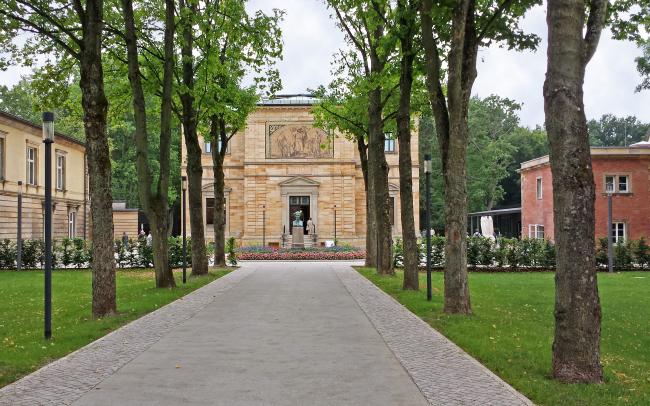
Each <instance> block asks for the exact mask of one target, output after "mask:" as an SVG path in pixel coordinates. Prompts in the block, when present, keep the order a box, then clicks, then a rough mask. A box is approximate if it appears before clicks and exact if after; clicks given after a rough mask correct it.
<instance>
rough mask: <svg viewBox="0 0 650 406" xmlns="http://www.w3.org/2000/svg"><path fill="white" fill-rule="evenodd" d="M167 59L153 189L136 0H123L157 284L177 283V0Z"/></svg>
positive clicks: (141, 187) (168, 25)
mask: <svg viewBox="0 0 650 406" xmlns="http://www.w3.org/2000/svg"><path fill="white" fill-rule="evenodd" d="M165 4H166V6H165V14H166V18H165V34H164V41H165V44H164V48H165V61H164V67H163V72H164V73H163V89H162V99H161V110H160V130H161V133H160V156H159V162H160V176H159V178H158V184H157V188H156V192H155V193H154V192H153V191H152V183H153V176H152V174H151V169H150V168H149V152H148V149H149V140H148V131H147V113H146V103H145V95H144V90H143V87H142V82H141V80H140V65H139V60H138V49H137V36H136V31H135V20H134V15H133V2H132V1H131V0H123V2H122V5H123V12H124V22H125V40H126V46H127V59H128V76H129V82H130V84H131V89H132V92H133V113H134V119H135V128H136V130H135V146H136V168H137V172H138V192H139V197H140V203H141V205H142V208H143V209H144V211H145V214H146V215H147V218H148V219H149V225H150V228H151V237H152V245H153V246H152V248H153V254H154V255H153V263H154V269H155V273H156V287H158V288H166V287H174V286H176V283H175V281H174V275H173V272H172V270H171V268H170V266H169V249H168V246H169V242H168V238H169V237H168V231H169V216H168V211H169V207H168V205H169V204H168V202H167V196H168V188H169V173H170V149H171V114H172V113H171V88H172V68H173V39H174V2H173V0H166V1H165Z"/></svg>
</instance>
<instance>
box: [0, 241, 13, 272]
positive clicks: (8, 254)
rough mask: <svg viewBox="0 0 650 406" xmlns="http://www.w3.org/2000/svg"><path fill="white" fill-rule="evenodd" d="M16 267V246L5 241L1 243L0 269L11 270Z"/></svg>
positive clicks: (11, 242)
mask: <svg viewBox="0 0 650 406" xmlns="http://www.w3.org/2000/svg"><path fill="white" fill-rule="evenodd" d="M15 266H16V244H15V243H14V242H13V241H11V240H9V239H4V240H2V241H0V269H11V268H14V267H15Z"/></svg>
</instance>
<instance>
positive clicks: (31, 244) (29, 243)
mask: <svg viewBox="0 0 650 406" xmlns="http://www.w3.org/2000/svg"><path fill="white" fill-rule="evenodd" d="M42 257H43V240H23V252H22V257H21V258H22V262H23V268H24V269H36V268H39V267H40V264H41V261H42Z"/></svg>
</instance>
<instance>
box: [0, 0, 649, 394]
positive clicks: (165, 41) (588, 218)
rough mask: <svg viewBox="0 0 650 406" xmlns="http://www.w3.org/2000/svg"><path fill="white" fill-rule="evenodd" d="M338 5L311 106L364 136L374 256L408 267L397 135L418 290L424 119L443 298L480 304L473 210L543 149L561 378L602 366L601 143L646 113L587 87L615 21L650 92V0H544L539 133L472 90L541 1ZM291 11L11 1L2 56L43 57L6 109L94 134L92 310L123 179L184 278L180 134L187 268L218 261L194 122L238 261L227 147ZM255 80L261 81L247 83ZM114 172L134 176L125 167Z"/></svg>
mask: <svg viewBox="0 0 650 406" xmlns="http://www.w3.org/2000/svg"><path fill="white" fill-rule="evenodd" d="M325 4H326V5H327V7H328V9H329V10H330V11H331V14H332V18H333V19H334V21H335V22H336V24H337V26H338V27H339V28H340V30H341V31H342V32H343V33H344V35H345V38H346V43H345V47H344V48H343V49H341V50H340V52H339V53H338V54H337V55H336V57H335V60H334V62H333V81H332V83H330V84H329V85H327V86H323V87H320V88H319V89H318V90H317V91H316V93H317V95H318V96H319V97H321V98H322V102H321V103H320V104H319V105H318V106H316V108H315V110H314V114H315V117H316V122H317V124H318V125H320V126H322V127H323V128H326V129H328V130H336V131H337V132H338V133H340V134H342V135H343V136H345V137H347V138H349V139H350V140H351V141H353V142H355V143H356V145H357V148H358V152H359V155H360V157H361V169H362V172H363V179H364V187H365V190H366V191H367V193H366V196H367V199H366V212H367V216H366V218H367V235H366V237H367V238H366V251H367V255H366V265H368V266H374V267H376V269H377V271H378V273H380V274H392V273H394V269H393V260H392V258H391V256H392V251H391V249H392V235H391V226H390V204H389V187H388V186H389V185H388V176H389V173H388V172H389V167H388V164H387V161H386V155H385V150H384V145H385V140H386V139H388V138H392V139H395V140H397V141H398V147H399V168H400V179H399V187H400V198H401V202H402V205H401V212H400V216H401V222H402V227H403V237H404V268H405V269H404V275H405V277H404V285H403V287H404V289H413V290H417V289H418V288H419V285H418V267H419V258H418V254H417V248H416V247H417V240H416V238H417V237H416V235H417V234H416V231H417V230H415V226H414V224H415V221H414V218H415V215H416V214H418V213H414V207H413V205H412V204H411V202H412V199H411V196H412V194H413V189H412V188H413V185H412V176H411V174H412V164H411V162H412V157H411V155H410V154H411V148H410V143H411V133H412V129H414V128H418V127H419V128H420V132H421V134H423V136H422V138H421V142H422V143H423V148H424V150H426V151H427V152H428V151H431V152H433V153H434V154H435V159H434V163H433V166H434V174H435V176H434V182H433V184H434V185H433V188H434V191H436V193H435V194H434V201H433V209H434V210H433V212H434V213H440V214H441V215H439V217H438V218H436V219H435V222H434V224H439V225H440V226H441V227H443V228H444V234H445V236H446V239H445V262H446V263H445V274H444V311H445V312H446V313H450V314H470V313H471V312H472V307H471V300H470V294H469V292H470V291H469V284H468V273H467V254H466V252H467V250H466V247H467V231H466V230H467V213H468V212H469V210H474V209H477V210H480V209H490V208H493V207H495V206H496V205H498V204H499V203H503V202H507V201H508V199H512V198H513V197H512V196H514V195H516V192H515V190H516V189H517V185H518V183H517V182H518V180H517V177H516V175H515V173H514V169H516V166H517V164H518V163H519V162H521V161H523V160H526V159H529V158H532V157H535V156H539V155H542V154H545V153H549V154H550V161H551V169H552V172H553V179H554V181H553V188H554V196H553V198H554V219H555V220H554V221H555V230H556V249H557V271H556V279H555V284H556V297H555V335H554V342H553V349H552V351H553V363H552V374H553V376H554V377H555V378H557V379H560V380H562V381H565V382H600V381H602V367H601V364H600V355H599V348H600V316H601V310H600V301H599V295H598V288H597V277H596V263H595V251H594V250H595V247H594V243H595V239H594V193H595V192H594V182H593V173H592V169H591V156H590V152H589V151H590V149H589V147H590V143H591V144H592V145H600V146H607V145H621V143H622V144H623V145H628V144H629V143H632V142H635V141H636V140H639V139H641V137H643V135H644V132H647V126H648V125H647V124H643V123H641V122H639V121H638V120H637V119H636V118H631V117H628V118H616V117H612V116H603V117H602V118H601V119H600V120H598V121H596V120H594V121H592V122H589V123H588V122H587V120H586V116H585V112H584V103H583V83H584V77H585V72H586V69H587V65H588V63H589V61H590V60H591V58H592V57H593V55H594V54H595V52H596V50H597V47H598V42H599V39H600V36H601V33H602V32H603V30H604V29H605V27H607V26H610V27H611V29H612V33H613V34H614V37H615V38H617V39H624V40H630V41H634V42H636V43H637V44H638V45H639V46H640V47H641V49H643V50H644V54H643V56H641V57H639V58H638V60H637V65H638V68H639V71H640V73H641V74H642V75H645V76H644V77H645V79H644V81H643V82H642V83H641V84H639V90H641V89H643V88H647V87H648V79H647V77H648V72H649V71H650V69H648V65H649V64H648V59H650V58H648V53H649V52H650V51H649V50H648V49H649V45H648V39H647V38H644V37H643V36H641V35H640V34H639V32H642V29H640V28H645V29H646V30H647V28H648V27H647V26H646V27H640V25H643V24H646V25H647V24H648V7H650V6H649V5H648V4H647V1H643V2H640V4H638V7H636V6H637V2H634V1H631V0H621V1H618V2H615V3H614V4H612V5H611V7H610V4H609V2H607V1H604V0H590V1H585V0H561V1H560V0H548V1H547V2H546V7H547V25H548V49H547V57H548V59H547V63H548V65H547V75H546V80H545V82H544V84H542V83H540V84H539V85H540V86H539V89H540V93H542V94H543V96H544V109H545V117H546V122H545V129H541V128H538V129H534V130H531V129H527V128H522V127H521V126H520V125H519V122H518V118H517V114H516V112H517V110H518V109H519V106H518V105H517V103H516V102H514V101H512V100H508V99H504V98H500V97H498V96H490V97H487V98H485V99H478V98H472V96H471V95H472V87H473V84H474V81H475V80H476V78H477V75H478V70H477V60H478V52H479V50H480V49H482V48H486V47H488V46H494V45H497V46H502V47H507V48H509V49H512V50H525V49H537V48H538V46H539V44H540V38H539V37H538V36H537V35H536V34H534V33H526V32H524V31H523V30H522V28H521V26H520V23H521V21H522V18H523V16H524V15H525V13H526V12H527V11H528V10H530V9H531V8H532V7H533V6H536V5H539V4H541V1H540V0H516V1H514V0H512V1H511V0H500V1H498V0H490V1H480V2H479V1H476V0H458V1H454V2H433V1H432V0H390V1H389V0H325ZM633 6H635V7H633ZM282 15H283V12H281V11H278V10H274V11H273V13H271V14H264V13H262V12H259V11H258V12H255V13H253V14H249V13H248V12H247V9H246V1H245V0H200V1H199V0H163V1H161V0H119V1H118V0H70V1H58V2H50V1H46V0H29V1H27V0H11V1H9V2H6V4H5V6H4V7H2V8H0V17H1V18H0V52H3V53H4V55H6V57H5V59H2V60H0V68H1V67H3V66H4V65H7V64H21V65H26V66H33V65H34V64H35V60H36V59H37V58H39V57H40V56H46V59H45V61H44V62H39V67H38V69H36V70H35V73H34V75H33V77H31V78H29V80H27V79H25V80H23V81H22V82H20V83H19V85H18V86H16V87H15V88H13V89H7V88H0V101H1V103H2V105H3V106H13V107H12V108H11V109H8V110H11V111H13V112H15V113H16V114H25V115H27V117H26V118H33V116H29V115H30V114H33V113H34V106H37V109H41V110H45V109H53V110H54V111H55V112H57V113H58V114H59V115H60V117H62V119H61V120H60V125H61V129H62V130H64V131H68V132H71V133H73V134H76V135H78V136H79V137H80V138H83V139H84V140H85V141H86V146H87V153H88V165H89V175H90V197H91V212H92V219H91V220H92V229H93V263H92V264H91V265H92V269H93V315H94V316H96V317H103V316H106V315H110V314H112V313H114V312H115V310H116V302H115V300H116V299H115V269H114V258H113V227H112V208H111V202H112V200H113V192H117V191H120V192H119V193H123V194H124V195H125V196H129V197H128V199H133V200H135V199H136V197H134V195H137V201H138V202H139V205H140V207H142V209H143V210H144V211H145V212H146V214H147V216H148V217H149V220H150V222H151V225H152V232H153V237H154V238H153V240H154V247H153V248H154V251H155V256H154V267H155V272H156V285H157V286H158V287H173V286H174V279H173V275H172V273H171V270H170V267H169V257H168V255H169V253H168V249H167V246H166V244H167V238H166V236H167V234H168V233H169V229H170V222H169V206H170V203H171V202H173V201H174V199H175V197H176V196H177V195H178V172H177V170H176V169H173V168H174V167H175V166H176V165H177V164H179V163H180V156H179V155H180V154H179V151H178V147H177V145H178V142H179V141H180V137H183V139H184V141H185V145H186V148H187V150H186V156H185V158H186V165H187V176H188V185H189V190H188V191H189V214H190V226H191V234H192V236H193V244H192V263H193V267H192V274H194V275H201V274H205V273H207V271H208V262H207V257H206V247H205V230H204V226H203V224H204V222H203V217H202V216H203V210H202V199H201V192H202V190H201V187H202V178H203V167H202V164H201V153H202V149H201V146H200V144H199V134H202V135H203V136H204V137H205V138H206V140H207V141H211V142H212V145H213V150H212V162H213V169H214V174H215V176H214V190H215V210H214V212H215V218H214V231H215V235H216V242H215V263H216V264H218V265H219V264H223V263H224V262H225V261H224V260H225V256H224V239H223V236H224V230H223V224H224V219H223V210H222V208H223V204H224V196H223V193H224V187H225V185H224V174H223V161H224V155H225V153H226V150H227V148H228V143H229V142H230V141H231V139H232V137H234V136H235V135H236V134H237V131H238V130H239V129H241V128H242V127H243V126H244V125H245V122H246V118H247V116H248V114H249V113H250V112H251V111H252V110H253V109H254V107H255V104H256V102H257V100H258V97H260V94H266V95H268V94H272V93H273V92H275V91H276V90H277V89H279V87H280V86H279V85H280V82H279V75H278V72H277V70H276V69H275V62H276V61H277V60H278V59H280V58H281V56H282V44H281V32H280V29H279V25H278V24H279V21H280V20H281V18H282ZM645 32H647V31H645ZM16 38H20V39H21V41H16ZM247 75H250V76H252V78H253V80H252V82H253V84H252V85H250V86H245V85H244V84H243V82H244V78H245V77H246V76H247ZM24 89H28V90H24ZM30 92H31V94H38V95H39V96H40V99H41V100H47V102H46V103H42V102H41V103H36V104H34V103H33V102H34V101H35V100H34V98H33V97H32V98H31V103H32V108H31V112H29V110H30V109H29V108H28V105H29V103H30V102H28V101H26V100H27V99H29V97H28V95H29V94H30ZM23 93H27V96H26V95H25V94H23ZM35 118H36V119H37V120H35V121H38V116H37V117H35ZM80 120H81V121H82V122H83V127H80V126H79V125H78V122H79V121H80ZM621 126H622V134H623V135H622V136H621ZM133 146H135V147H133ZM111 149H112V153H111ZM421 149H422V148H421ZM111 158H113V159H111ZM420 158H421V157H420ZM112 170H113V171H114V172H115V173H120V176H122V174H123V175H124V177H125V178H124V179H120V180H119V181H118V180H115V181H114V179H113V178H114V175H115V173H112ZM122 171H123V172H122ZM134 180H137V182H134ZM129 181H130V183H128V182H129ZM134 183H137V187H133V185H134ZM440 192H442V193H440ZM422 194H423V193H422Z"/></svg>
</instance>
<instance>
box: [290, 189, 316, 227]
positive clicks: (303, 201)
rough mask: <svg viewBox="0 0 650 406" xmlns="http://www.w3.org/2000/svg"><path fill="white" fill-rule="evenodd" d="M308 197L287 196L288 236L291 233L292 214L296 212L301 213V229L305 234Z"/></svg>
mask: <svg viewBox="0 0 650 406" xmlns="http://www.w3.org/2000/svg"><path fill="white" fill-rule="evenodd" d="M309 206H310V201H309V196H289V234H291V233H292V232H293V219H294V217H293V214H294V213H295V212H297V211H298V210H301V211H302V228H303V232H304V233H305V234H307V220H309V217H310V215H311V214H310V212H309Z"/></svg>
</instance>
